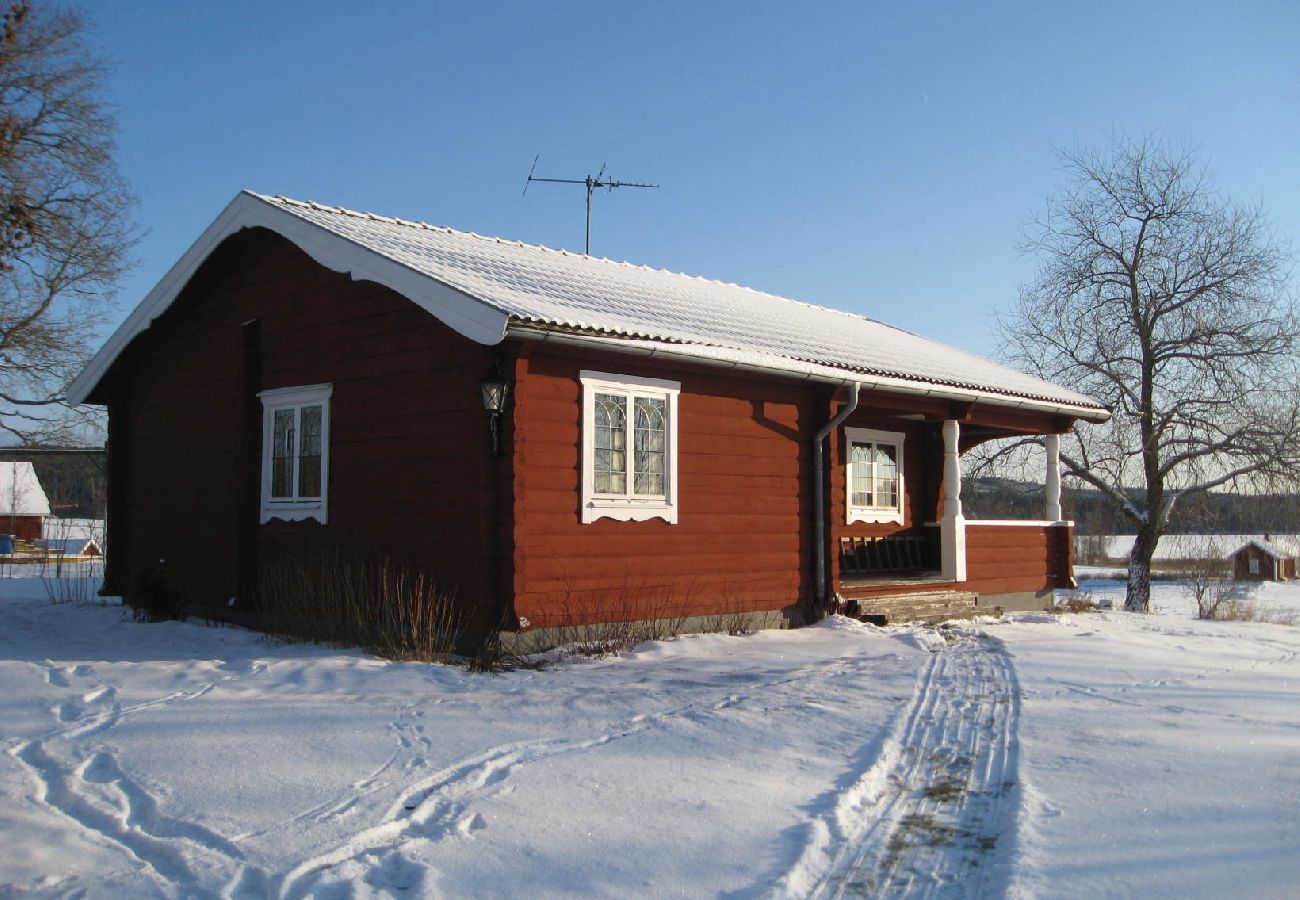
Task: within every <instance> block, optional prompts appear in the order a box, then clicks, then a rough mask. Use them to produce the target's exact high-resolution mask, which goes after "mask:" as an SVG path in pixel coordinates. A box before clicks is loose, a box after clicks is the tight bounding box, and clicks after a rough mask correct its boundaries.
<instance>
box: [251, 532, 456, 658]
mask: <svg viewBox="0 0 1300 900" xmlns="http://www.w3.org/2000/svg"><path fill="white" fill-rule="evenodd" d="M255 609H256V613H257V616H258V621H259V624H260V625H261V627H262V628H263V629H264V630H265V631H267V632H268V633H270V634H272V635H274V636H276V637H278V638H281V639H283V640H308V641H314V642H316V643H322V644H333V645H338V646H352V647H361V648H362V649H364V650H366V651H368V652H370V653H374V654H376V655H378V656H383V657H387V658H388V659H397V660H421V661H425V662H433V661H447V660H449V659H451V658H452V655H453V654H454V653H455V652H456V651H457V649H458V648H460V647H461V645H462V644H463V641H464V638H465V637H466V635H465V628H464V615H463V613H462V611H461V609H460V607H459V606H458V605H457V604H456V602H455V598H454V596H453V595H452V594H449V593H446V592H443V591H440V590H439V589H438V586H437V584H436V583H435V582H434V581H433V579H432V578H429V577H428V576H427V575H425V574H423V573H421V572H417V571H412V570H410V569H407V568H403V567H401V566H399V565H397V564H395V563H393V562H392V561H391V560H389V559H383V560H379V561H374V560H365V559H354V558H349V557H347V556H345V555H343V554H342V553H340V552H324V553H290V554H284V555H282V556H279V557H277V558H276V559H274V560H269V561H267V562H265V563H263V565H262V566H261V567H260V568H259V572H258V579H257V597H256V602H255Z"/></svg>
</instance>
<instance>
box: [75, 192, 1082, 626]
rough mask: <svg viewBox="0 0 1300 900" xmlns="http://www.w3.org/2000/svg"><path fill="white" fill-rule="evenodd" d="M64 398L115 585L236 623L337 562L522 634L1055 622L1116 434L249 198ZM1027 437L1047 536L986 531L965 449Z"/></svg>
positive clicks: (900, 339)
mask: <svg viewBox="0 0 1300 900" xmlns="http://www.w3.org/2000/svg"><path fill="white" fill-rule="evenodd" d="M69 396H70V398H71V399H72V400H73V401H74V402H89V403H99V404H105V405H106V406H107V407H108V413H109V439H108V459H109V463H108V465H109V482H110V489H109V507H108V531H109V536H110V539H111V541H112V544H113V550H114V552H113V554H112V555H111V556H110V557H109V560H108V571H107V573H106V586H105V587H106V590H107V591H111V592H118V593H125V594H127V595H128V596H129V595H130V593H131V591H132V590H134V589H135V587H134V586H135V585H137V584H139V583H140V581H141V579H142V578H145V577H146V576H148V575H150V574H151V573H153V574H158V573H162V576H163V577H165V579H166V581H167V583H168V585H169V586H170V587H171V588H172V589H174V590H176V591H178V592H180V593H181V594H183V595H184V596H185V597H186V598H187V599H188V600H189V601H190V603H191V604H193V605H199V606H202V605H205V604H207V605H213V606H226V605H227V604H228V603H230V602H231V601H232V599H233V601H234V603H235V605H236V606H238V605H239V604H241V603H243V602H245V601H246V598H247V596H248V593H249V591H250V589H251V585H252V584H253V583H254V581H255V575H256V572H257V569H258V566H259V565H263V566H264V565H274V564H275V562H274V560H276V559H278V558H282V557H281V555H282V554H283V553H285V552H290V551H293V550H316V549H322V548H339V549H342V550H345V551H346V552H348V553H350V554H354V555H357V556H370V557H376V558H377V557H381V556H382V557H389V558H393V559H396V560H399V561H401V562H403V563H407V564H410V565H413V566H416V567H418V568H419V569H420V570H422V571H424V572H427V573H429V574H430V575H432V576H433V577H434V578H436V579H437V581H438V583H439V584H440V585H442V586H443V587H445V588H447V589H452V590H454V591H455V593H456V596H457V597H458V598H459V600H460V602H462V603H464V604H466V606H467V608H469V609H471V610H472V611H473V613H474V614H475V616H476V617H477V621H478V622H479V623H480V624H481V625H482V626H483V627H484V628H498V627H502V628H505V629H507V630H511V629H516V628H521V627H525V628H545V627H548V626H555V625H560V624H565V623H571V622H576V621H602V620H610V619H617V618H622V617H626V616H629V615H638V616H640V615H645V614H647V613H654V614H656V615H657V614H661V613H662V614H664V615H697V614H699V615H702V614H710V613H716V612H721V611H726V612H746V613H752V614H753V615H754V617H755V619H756V620H761V621H762V623H763V624H767V625H777V624H780V623H782V622H783V621H787V620H789V619H791V618H793V617H795V616H797V615H798V613H799V611H800V610H806V609H808V608H821V609H826V608H829V607H831V606H832V605H836V604H838V605H839V608H841V609H851V610H854V611H858V612H862V613H870V612H873V611H885V612H890V611H892V614H894V615H898V614H899V612H900V611H902V612H903V613H904V614H913V615H924V614H925V613H926V609H927V608H929V607H939V606H942V607H943V608H945V609H950V608H957V607H966V608H972V607H973V608H988V607H999V608H1008V609H1010V608H1042V607H1043V606H1044V605H1046V604H1047V603H1048V602H1049V601H1050V592H1051V591H1052V590H1053V589H1054V588H1056V587H1060V586H1065V585H1069V584H1071V583H1072V571H1071V547H1072V534H1071V533H1072V527H1071V523H1069V522H1065V521H1062V517H1061V512H1060V482H1059V464H1058V453H1059V440H1058V436H1059V435H1060V434H1062V433H1064V432H1066V431H1068V430H1069V429H1070V428H1071V427H1072V426H1073V425H1074V423H1075V422H1076V421H1077V420H1085V421H1090V422H1101V421H1105V420H1106V418H1107V417H1108V413H1107V411H1106V410H1105V409H1104V408H1103V407H1101V406H1100V405H1099V404H1098V403H1096V402H1095V401H1093V400H1091V399H1089V398H1088V397H1085V396H1082V395H1080V394H1077V393H1074V392H1072V391H1069V390H1066V389H1064V388H1061V387H1058V386H1056V385H1053V384H1049V383H1046V382H1044V381H1041V380H1038V379H1036V378H1032V377H1030V376H1027V375H1024V374H1022V373H1019V372H1015V371H1012V370H1010V369H1007V368H1005V367H1003V366H1000V365H997V364H994V363H992V362H989V361H987V360H984V359H981V358H978V357H975V356H972V355H970V354H967V353H964V352H962V351H959V350H956V349H953V348H951V347H947V346H943V345H941V344H938V343H935V342H933V341H930V340H927V339H925V338H922V337H918V336H916V335H913V334H910V333H907V332H904V331H901V330H898V329H895V328H892V327H890V326H887V325H884V324H882V323H880V322H878V321H875V320H873V319H869V318H866V317H864V316H860V315H852V314H849V313H844V312H839V311H836V310H831V309H826V308H822V307H817V306H813V305H810V304H807V303H802V302H797V301H794V300H788V299H785V298H782V297H777V296H773V295H770V294H765V293H761V292H759V291H754V290H750V289H748V288H744V287H739V286H736V285H733V284H724V283H721V282H717V281H710V280H706V279H702V278H696V277H690V276H686V275H680V274H676V273H671V272H665V271H660V270H656V269H650V268H645V267H641V266H635V265H629V264H627V263H622V262H613V261H610V260H605V259H597V258H590V257H586V256H583V255H580V254H574V253H569V252H564V251H556V250H551V249H547V248H544V247H538V246H531V245H527V244H521V243H518V242H514V241H508V240H501V239H497V238H490V237H482V236H480V235H476V234H469V233H464V232H459V231H454V230H451V229H447V228H440V227H434V226H430V225H425V224H423V223H415V222H407V221H402V220H398V219H392V218H387V217H384V216H377V215H371V214H365V213H357V212H352V211H349V210H345V209H338V208H333V207H328V206H321V205H318V204H314V203H304V202H300V201H296V200H290V199H287V198H283V197H271V196H263V195H259V194H254V193H250V192H244V193H241V194H240V195H238V196H237V197H236V198H235V199H234V201H233V202H232V203H231V204H230V205H229V206H228V207H227V209H226V210H225V211H224V212H223V213H222V214H221V216H220V217H219V218H218V219H217V220H216V222H214V223H213V224H212V226H211V227H209V228H208V230H207V231H206V232H204V234H203V235H201V236H200V237H199V239H198V241H196V243H195V244H194V245H193V247H192V248H191V249H190V250H189V252H188V253H186V254H185V256H184V257H183V258H182V259H181V260H180V261H179V262H178V263H177V264H176V265H175V266H174V267H173V268H172V270H171V271H170V272H169V273H168V274H167V276H166V277H165V278H164V279H163V280H162V282H161V283H160V284H159V285H158V286H157V287H156V288H154V290H153V291H152V292H150V293H149V295H148V296H146V297H145V298H144V300H143V302H142V303H141V304H140V306H139V307H138V308H137V309H136V310H135V311H134V312H133V313H132V314H131V316H130V317H129V318H128V319H127V321H126V322H125V323H124V324H123V325H122V326H121V327H120V328H119V329H118V331H117V332H116V333H115V334H113V335H112V337H111V338H110V339H109V341H108V343H107V345H106V346H105V347H104V348H103V349H102V350H101V351H100V353H99V354H98V355H97V356H96V357H95V358H94V360H93V361H92V362H91V363H90V364H89V366H88V367H87V368H86V370H85V371H84V372H83V373H82V374H81V375H80V376H79V377H78V378H77V380H76V381H75V382H74V383H73V385H72V386H71V388H70V389H69ZM497 401H503V402H502V405H500V411H499V412H496V411H492V412H488V411H485V403H487V405H488V406H492V405H494V404H495V403H496V402H497ZM1025 435H1041V436H1044V438H1045V441H1044V442H1045V444H1046V447H1047V466H1046V471H1047V481H1048V491H1047V495H1048V500H1047V509H1046V510H1045V512H1044V517H1043V519H1041V520H1037V521H1032V522H1019V521H1014V522H1012V521H999V522H977V521H971V520H967V519H966V518H965V517H964V516H963V514H962V508H961V502H960V489H961V467H960V455H961V453H963V452H965V451H966V450H968V449H969V448H971V447H973V446H975V445H977V444H979V443H981V442H983V441H987V440H990V439H992V438H1000V437H1008V436H1025Z"/></svg>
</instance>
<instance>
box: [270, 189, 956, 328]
mask: <svg viewBox="0 0 1300 900" xmlns="http://www.w3.org/2000/svg"><path fill="white" fill-rule="evenodd" d="M248 193H250V194H252V195H253V196H255V197H258V198H260V199H262V200H267V201H271V202H275V203H280V204H284V205H286V206H299V207H303V208H306V209H314V210H318V211H321V212H329V213H336V214H338V215H343V216H351V217H353V218H358V219H370V220H371V221H378V222H389V223H391V224H393V225H404V226H406V227H409V228H421V229H424V230H426V231H441V232H443V233H445V234H458V235H464V236H466V237H472V238H477V239H478V240H480V241H492V242H494V243H497V244H513V245H514V246H516V247H522V248H526V249H529V250H541V251H542V252H544V253H558V254H560V255H561V256H567V257H573V258H575V259H577V258H585V259H589V260H592V261H593V262H598V263H607V264H609V265H614V266H624V267H626V268H630V269H640V270H641V271H643V272H656V273H659V274H661V275H673V276H676V277H679V278H691V279H694V280H695V281H702V282H705V283H706V284H717V285H722V286H723V287H731V288H736V289H738V290H742V291H749V292H750V293H751V294H758V295H759V296H762V297H768V298H770V299H773V300H780V301H782V302H783V303H793V304H795V305H797V306H805V307H808V308H810V309H816V310H820V311H822V312H830V313H835V314H837V315H841V316H847V317H849V318H851V319H861V320H863V321H865V322H871V323H872V324H875V325H881V326H884V327H885V328H889V329H892V330H893V331H899V332H902V333H903V334H909V335H911V336H912V337H917V338H921V339H923V340H930V339H929V338H925V337H924V336H923V335H919V334H916V333H915V332H912V331H908V330H907V329H905V328H899V327H898V326H897V325H891V324H889V323H888V322H882V321H881V320H879V319H874V318H872V317H871V316H868V315H864V314H862V313H855V312H852V311H850V310H846V309H836V308H835V307H833V306H822V305H821V304H820V303H813V302H812V301H810V300H800V299H798V298H795V297H785V296H782V295H781V294H773V293H771V292H769V291H764V290H760V289H759V288H755V287H750V286H749V285H746V284H740V283H739V282H736V281H724V280H722V279H720V278H709V277H708V276H706V275H692V274H690V273H689V272H678V271H676V270H673V269H666V268H663V267H660V266H650V265H646V264H645V263H636V262H631V261H630V260H626V259H612V258H610V257H608V256H592V255H590V254H586V253H575V252H573V251H572V250H566V249H564V248H563V247H549V246H547V245H546V244H530V243H528V242H527V241H521V240H517V239H515V238H503V237H496V236H494V235H489V234H479V233H478V232H475V231H462V230H461V229H459V228H452V227H451V226H449V225H430V224H429V223H428V222H424V221H419V222H417V221H414V220H411V219H403V218H400V217H398V216H385V215H381V214H379V213H372V212H364V211H358V210H355V209H348V208H347V207H346V206H331V205H329V204H327V203H317V202H316V201H314V200H298V199H296V198H294V197H286V196H285V195H283V194H261V193H258V192H257V191H253V190H249V191H248Z"/></svg>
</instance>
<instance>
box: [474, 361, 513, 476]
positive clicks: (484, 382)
mask: <svg viewBox="0 0 1300 900" xmlns="http://www.w3.org/2000/svg"><path fill="white" fill-rule="evenodd" d="M478 389H479V392H480V393H481V394H482V396H483V411H484V412H486V413H487V414H488V417H489V418H488V427H489V428H490V429H491V430H492V455H493V456H497V455H498V454H499V453H500V452H501V438H500V430H499V424H498V422H497V420H498V419H499V418H500V417H501V411H502V410H504V409H505V408H506V396H507V395H508V394H509V393H510V382H508V381H506V377H505V375H503V374H501V364H500V363H499V362H494V363H493V364H492V368H490V369H488V370H487V374H485V375H484V376H483V377H482V378H480V379H479V382H478Z"/></svg>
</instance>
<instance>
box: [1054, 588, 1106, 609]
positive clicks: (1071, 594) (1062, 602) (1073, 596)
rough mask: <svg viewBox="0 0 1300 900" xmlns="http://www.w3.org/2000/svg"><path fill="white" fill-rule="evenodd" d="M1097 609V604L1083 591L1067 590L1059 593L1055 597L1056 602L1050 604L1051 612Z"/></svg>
mask: <svg viewBox="0 0 1300 900" xmlns="http://www.w3.org/2000/svg"><path fill="white" fill-rule="evenodd" d="M1096 611H1097V604H1095V603H1093V602H1092V598H1091V597H1089V596H1088V595H1087V594H1085V593H1084V592H1083V591H1068V592H1065V593H1062V594H1060V595H1059V596H1058V597H1057V598H1056V603H1055V604H1054V605H1053V606H1052V612H1057V613H1090V612H1096Z"/></svg>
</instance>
